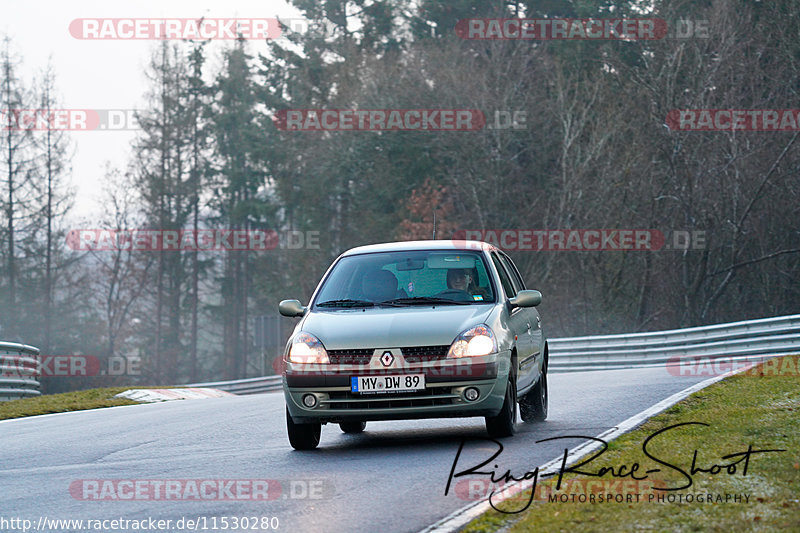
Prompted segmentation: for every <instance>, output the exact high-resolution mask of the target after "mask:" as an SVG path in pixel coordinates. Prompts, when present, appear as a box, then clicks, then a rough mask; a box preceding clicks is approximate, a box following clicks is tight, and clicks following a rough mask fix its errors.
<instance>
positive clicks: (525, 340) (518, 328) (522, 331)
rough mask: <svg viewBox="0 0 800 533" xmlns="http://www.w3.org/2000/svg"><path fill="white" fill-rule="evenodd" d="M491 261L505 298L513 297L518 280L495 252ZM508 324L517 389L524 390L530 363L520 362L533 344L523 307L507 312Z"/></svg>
mask: <svg viewBox="0 0 800 533" xmlns="http://www.w3.org/2000/svg"><path fill="white" fill-rule="evenodd" d="M491 256H492V262H493V263H494V266H495V269H496V270H497V274H498V275H499V276H500V283H501V285H502V287H503V292H505V295H506V299H508V298H513V297H514V296H516V294H517V292H519V288H518V282H516V281H514V280H513V277H512V275H511V274H510V273H509V272H508V269H507V267H506V266H504V265H503V261H502V259H501V258H500V256H499V255H498V254H497V252H492V253H491ZM508 315H509V326H510V329H511V330H512V332H513V333H514V342H515V346H516V348H517V369H516V370H517V390H518V391H520V390H524V389H525V388H526V387H527V386H528V385H529V384H530V383H531V379H532V378H531V377H530V376H529V375H528V374H529V373H530V365H529V366H527V367H526V368H523V367H522V366H521V365H520V363H521V362H522V361H524V360H527V359H529V358H530V357H531V354H532V352H533V346H532V345H531V336H530V333H529V332H528V331H529V329H530V328H531V322H530V318H529V315H528V313H526V312H525V308H522V307H515V308H513V309H512V310H511V311H510V312H509V313H508Z"/></svg>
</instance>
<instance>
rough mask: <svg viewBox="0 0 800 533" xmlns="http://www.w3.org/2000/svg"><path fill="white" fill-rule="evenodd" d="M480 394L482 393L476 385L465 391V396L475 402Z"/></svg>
mask: <svg viewBox="0 0 800 533" xmlns="http://www.w3.org/2000/svg"><path fill="white" fill-rule="evenodd" d="M480 395H481V393H480V392H478V389H476V388H475V387H470V388H468V389H467V390H465V391H464V398H466V399H467V401H468V402H474V401H475V400H477V399H478V396H480Z"/></svg>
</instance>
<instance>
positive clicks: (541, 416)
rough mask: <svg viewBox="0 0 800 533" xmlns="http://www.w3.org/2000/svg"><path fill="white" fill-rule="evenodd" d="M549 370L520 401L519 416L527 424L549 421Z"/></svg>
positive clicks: (543, 373)
mask: <svg viewBox="0 0 800 533" xmlns="http://www.w3.org/2000/svg"><path fill="white" fill-rule="evenodd" d="M547 403H548V392H547V368H545V369H544V371H543V372H542V375H541V376H539V381H537V382H536V385H534V386H533V388H532V389H531V390H530V391H528V393H527V394H526V395H525V396H523V397H522V399H520V401H519V414H520V417H521V418H522V420H523V421H525V422H529V423H530V422H544V421H545V420H546V419H547Z"/></svg>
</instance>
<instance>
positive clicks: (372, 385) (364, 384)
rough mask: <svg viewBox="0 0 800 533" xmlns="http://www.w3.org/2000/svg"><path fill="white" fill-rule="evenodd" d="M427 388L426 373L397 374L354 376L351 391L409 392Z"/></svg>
mask: <svg viewBox="0 0 800 533" xmlns="http://www.w3.org/2000/svg"><path fill="white" fill-rule="evenodd" d="M424 389H425V374H400V375H396V376H353V377H351V378H350V391H351V392H358V393H362V394H364V393H375V392H409V391H415V390H424Z"/></svg>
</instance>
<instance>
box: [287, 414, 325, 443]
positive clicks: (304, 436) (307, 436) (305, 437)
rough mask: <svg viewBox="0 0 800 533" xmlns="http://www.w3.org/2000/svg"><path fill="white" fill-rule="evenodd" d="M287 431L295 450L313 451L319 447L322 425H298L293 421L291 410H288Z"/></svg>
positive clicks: (317, 423)
mask: <svg viewBox="0 0 800 533" xmlns="http://www.w3.org/2000/svg"><path fill="white" fill-rule="evenodd" d="M286 431H287V433H289V443H290V444H291V445H292V448H294V449H295V450H313V449H314V448H316V447H317V446H318V445H319V436H320V434H321V433H322V424H320V423H319V422H316V423H311V424H297V423H296V422H295V421H294V420H292V415H290V414H289V409H288V408H287V409H286Z"/></svg>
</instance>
